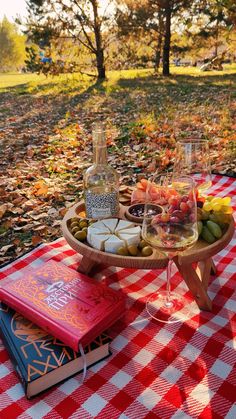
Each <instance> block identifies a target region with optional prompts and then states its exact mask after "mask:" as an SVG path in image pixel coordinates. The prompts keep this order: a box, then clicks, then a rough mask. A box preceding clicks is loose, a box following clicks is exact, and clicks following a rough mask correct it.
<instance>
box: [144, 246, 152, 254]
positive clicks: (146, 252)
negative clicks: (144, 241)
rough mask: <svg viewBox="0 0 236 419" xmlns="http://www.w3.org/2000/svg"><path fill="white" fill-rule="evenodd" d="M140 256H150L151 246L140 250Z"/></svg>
mask: <svg viewBox="0 0 236 419" xmlns="http://www.w3.org/2000/svg"><path fill="white" fill-rule="evenodd" d="M141 253H142V256H151V255H152V253H153V249H152V248H151V246H145V247H143V248H142V250H141Z"/></svg>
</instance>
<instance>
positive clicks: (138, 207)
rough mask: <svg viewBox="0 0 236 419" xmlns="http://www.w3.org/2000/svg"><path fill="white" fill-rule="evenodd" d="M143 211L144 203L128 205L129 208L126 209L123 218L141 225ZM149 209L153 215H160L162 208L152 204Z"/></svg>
mask: <svg viewBox="0 0 236 419" xmlns="http://www.w3.org/2000/svg"><path fill="white" fill-rule="evenodd" d="M149 208H150V206H149ZM144 209H145V204H144V203H139V204H133V205H130V207H128V208H127V209H126V211H125V216H126V218H128V220H130V221H133V222H134V223H139V224H142V222H143V216H144ZM150 209H151V210H152V211H153V214H154V215H157V214H161V213H162V212H163V208H162V207H161V206H160V205H157V204H153V205H152V206H151V208H150Z"/></svg>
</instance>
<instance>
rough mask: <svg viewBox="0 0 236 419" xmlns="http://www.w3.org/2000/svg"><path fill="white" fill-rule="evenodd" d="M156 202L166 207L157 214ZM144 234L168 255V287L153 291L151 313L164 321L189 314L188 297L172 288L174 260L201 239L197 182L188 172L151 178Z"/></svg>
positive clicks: (148, 309) (149, 302) (154, 245)
mask: <svg viewBox="0 0 236 419" xmlns="http://www.w3.org/2000/svg"><path fill="white" fill-rule="evenodd" d="M155 205H158V206H159V205H161V206H162V209H163V211H162V212H161V213H160V214H157V213H156V211H155V210H153V209H155ZM142 236H143V238H144V240H145V241H147V242H148V243H149V244H150V245H151V246H153V247H154V248H156V249H157V250H159V251H161V252H162V253H163V254H164V255H166V256H167V258H168V260H169V262H168V266H167V287H166V290H165V291H160V292H158V293H154V294H152V295H151V296H150V298H149V299H148V301H147V303H146V309H147V312H148V314H149V315H150V316H151V317H153V318H154V319H156V320H159V321H161V322H164V323H175V322H178V321H183V320H185V319H186V318H187V317H190V315H191V314H190V313H189V311H188V305H189V302H188V300H185V298H184V297H183V296H180V295H178V294H176V293H173V292H171V287H170V276H171V272H170V266H171V260H172V259H173V258H174V257H176V256H177V255H178V254H179V253H180V252H183V251H184V250H186V249H188V248H190V247H191V246H193V245H194V243H195V242H196V241H197V239H198V232H197V205H196V196H195V183H194V181H193V180H192V179H191V178H190V177H189V176H176V177H173V178H171V177H170V176H163V175H157V176H156V177H153V178H152V180H151V181H149V182H148V185H147V189H146V203H145V211H144V220H143V225H142Z"/></svg>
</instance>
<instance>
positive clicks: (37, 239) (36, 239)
mask: <svg viewBox="0 0 236 419" xmlns="http://www.w3.org/2000/svg"><path fill="white" fill-rule="evenodd" d="M41 242H42V237H40V236H33V237H32V245H33V246H37V244H39V243H41Z"/></svg>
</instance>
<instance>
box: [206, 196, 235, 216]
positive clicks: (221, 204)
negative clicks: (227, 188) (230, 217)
mask: <svg viewBox="0 0 236 419" xmlns="http://www.w3.org/2000/svg"><path fill="white" fill-rule="evenodd" d="M230 203H231V198H230V197H229V196H226V197H224V198H220V197H214V196H211V195H209V196H208V197H206V201H205V202H204V204H203V210H204V211H206V212H210V211H214V212H221V213H223V214H232V213H233V208H232V207H231V206H230Z"/></svg>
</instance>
